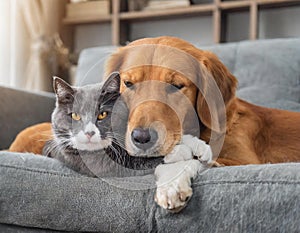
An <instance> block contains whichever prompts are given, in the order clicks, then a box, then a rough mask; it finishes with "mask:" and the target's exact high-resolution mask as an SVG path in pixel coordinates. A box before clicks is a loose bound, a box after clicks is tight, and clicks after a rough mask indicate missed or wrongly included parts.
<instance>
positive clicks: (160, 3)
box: [143, 0, 190, 11]
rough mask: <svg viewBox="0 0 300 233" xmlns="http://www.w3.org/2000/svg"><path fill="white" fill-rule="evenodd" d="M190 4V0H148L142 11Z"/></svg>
mask: <svg viewBox="0 0 300 233" xmlns="http://www.w3.org/2000/svg"><path fill="white" fill-rule="evenodd" d="M187 6H190V0H150V1H149V2H148V4H147V6H146V7H144V9H143V10H144V11H149V10H162V9H170V8H178V7H187Z"/></svg>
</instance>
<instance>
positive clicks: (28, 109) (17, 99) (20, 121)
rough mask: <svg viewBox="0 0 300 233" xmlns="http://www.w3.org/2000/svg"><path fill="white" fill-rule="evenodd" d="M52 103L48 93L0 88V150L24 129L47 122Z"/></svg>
mask: <svg viewBox="0 0 300 233" xmlns="http://www.w3.org/2000/svg"><path fill="white" fill-rule="evenodd" d="M54 102H55V98H54V95H53V94H50V93H46V92H36V93H32V92H28V91H23V90H18V89H13V88H7V87H1V86H0V111H1V112H0V150H1V149H7V148H8V147H9V145H10V144H11V143H12V141H13V140H14V138H15V136H16V135H17V134H18V133H19V132H20V131H21V130H23V129H24V128H26V127H28V126H30V125H34V124H37V123H40V122H49V121H50V116H51V112H52V110H53V108H54Z"/></svg>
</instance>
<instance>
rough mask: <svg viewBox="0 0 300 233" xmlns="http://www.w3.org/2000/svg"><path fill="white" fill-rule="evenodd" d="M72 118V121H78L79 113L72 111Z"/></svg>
mask: <svg viewBox="0 0 300 233" xmlns="http://www.w3.org/2000/svg"><path fill="white" fill-rule="evenodd" d="M72 119H73V120H74V121H79V120H80V119H81V117H80V115H79V114H77V113H76V112H73V113H72Z"/></svg>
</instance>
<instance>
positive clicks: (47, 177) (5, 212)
mask: <svg viewBox="0 0 300 233" xmlns="http://www.w3.org/2000/svg"><path fill="white" fill-rule="evenodd" d="M112 49H113V48H111V47H110V48H92V49H87V50H85V51H83V52H82V54H81V56H80V62H79V70H78V73H77V84H79V85H80V84H86V83H93V82H99V81H100V80H101V75H100V72H99V70H101V69H102V61H103V57H106V56H107V55H108V54H109V52H111V50H112ZM205 49H209V50H212V51H213V52H215V53H216V54H217V55H218V56H219V57H220V58H221V60H222V61H223V62H224V63H225V64H226V65H227V66H228V67H229V69H230V70H231V71H232V72H233V73H234V74H235V75H236V77H237V78H238V79H239V90H238V96H239V97H241V98H244V99H246V100H248V101H250V102H253V103H256V104H259V105H263V106H269V107H276V108H281V109H288V110H292V111H300V39H277V40H264V41H255V42H240V43H232V44H225V45H219V46H213V47H206V48H205ZM0 99H1V101H0V109H1V112H0V148H1V149H5V148H7V147H8V146H9V144H10V143H11V141H12V140H13V138H14V136H15V135H16V134H17V132H18V131H20V130H21V129H23V128H25V127H27V126H29V125H32V124H35V123H38V122H43V121H49V120H50V113H51V111H52V109H53V105H54V97H53V95H51V94H47V93H29V92H24V91H20V90H15V89H9V88H5V87H0ZM299 143H300V135H299ZM193 190H194V195H193V198H192V199H191V201H190V202H189V204H188V206H187V207H186V208H185V209H184V210H183V211H182V212H181V213H179V214H172V213H169V212H167V211H166V210H163V209H161V208H160V207H158V206H157V205H156V204H155V202H154V200H153V196H154V192H155V187H154V177H153V175H147V176H141V177H127V178H114V177H111V178H107V179H98V178H89V177H85V176H82V175H80V174H77V173H76V172H74V171H72V170H70V169H68V168H66V167H64V166H63V165H62V164H61V163H59V162H58V161H56V160H53V159H50V158H45V157H41V156H35V155H31V154H13V153H8V152H0V232H57V231H71V232H300V221H299V219H300V164H299V163H289V164H288V163H287V164H276V165H271V164H268V165H259V166H257V165H256V166H255V165H248V166H237V167H223V168H212V169H209V170H207V171H206V172H204V173H201V174H200V175H199V176H198V177H197V178H196V179H195V180H194V181H193Z"/></svg>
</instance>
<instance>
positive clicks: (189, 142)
mask: <svg viewBox="0 0 300 233" xmlns="http://www.w3.org/2000/svg"><path fill="white" fill-rule="evenodd" d="M181 144H182V145H185V146H187V147H189V148H191V150H192V153H193V155H194V156H196V157H197V158H198V159H199V161H200V162H202V163H208V164H210V163H212V160H213V153H212V150H211V147H210V146H209V145H208V144H206V142H205V141H203V140H201V139H199V138H197V137H194V136H192V135H183V136H182V140H181Z"/></svg>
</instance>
